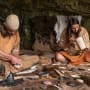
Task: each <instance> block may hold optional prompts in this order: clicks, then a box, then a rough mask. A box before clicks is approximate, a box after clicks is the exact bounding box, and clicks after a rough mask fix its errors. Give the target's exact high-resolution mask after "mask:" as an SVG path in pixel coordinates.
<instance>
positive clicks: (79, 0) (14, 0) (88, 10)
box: [0, 0, 90, 49]
mask: <svg viewBox="0 0 90 90" xmlns="http://www.w3.org/2000/svg"><path fill="white" fill-rule="evenodd" d="M10 13H16V14H17V15H18V16H19V18H20V28H19V32H20V36H21V48H25V49H31V48H32V44H33V42H34V39H35V38H34V33H35V31H34V29H32V26H33V25H32V22H31V21H32V18H34V17H36V16H48V17H50V16H56V15H81V16H83V18H82V25H83V26H85V27H86V28H87V30H88V32H89V34H90V26H89V23H90V1H89V0H22V1H20V0H0V21H4V20H5V17H6V16H7V15H8V14H10ZM39 27H40V26H39Z"/></svg>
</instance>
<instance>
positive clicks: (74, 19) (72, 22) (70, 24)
mask: <svg viewBox="0 0 90 90" xmlns="http://www.w3.org/2000/svg"><path fill="white" fill-rule="evenodd" d="M74 24H79V21H78V19H77V18H75V17H72V18H70V19H69V21H68V26H67V29H66V30H67V31H66V39H67V42H69V38H70V36H71V33H73V31H72V28H71V27H72V25H74ZM79 25H80V24H79ZM79 33H80V28H79V30H78V32H76V33H75V37H78V36H79Z"/></svg>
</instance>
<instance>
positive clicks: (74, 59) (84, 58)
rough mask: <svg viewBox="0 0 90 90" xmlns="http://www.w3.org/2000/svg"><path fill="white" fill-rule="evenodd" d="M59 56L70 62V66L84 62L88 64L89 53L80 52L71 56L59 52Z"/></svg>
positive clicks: (89, 59)
mask: <svg viewBox="0 0 90 90" xmlns="http://www.w3.org/2000/svg"><path fill="white" fill-rule="evenodd" d="M60 54H62V55H63V56H64V57H66V58H67V59H68V60H70V64H74V65H79V64H81V63H84V62H90V51H85V52H82V53H81V54H79V55H77V56H72V55H70V54H68V53H67V52H65V51H61V52H60Z"/></svg>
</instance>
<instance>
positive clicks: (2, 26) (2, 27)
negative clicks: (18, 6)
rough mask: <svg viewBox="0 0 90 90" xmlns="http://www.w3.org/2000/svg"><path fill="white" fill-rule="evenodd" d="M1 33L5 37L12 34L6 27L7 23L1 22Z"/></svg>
mask: <svg viewBox="0 0 90 90" xmlns="http://www.w3.org/2000/svg"><path fill="white" fill-rule="evenodd" d="M0 33H1V35H2V36H3V37H10V36H11V34H10V33H9V32H8V30H7V29H6V27H5V25H4V24H3V23H0Z"/></svg>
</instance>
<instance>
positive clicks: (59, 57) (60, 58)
mask: <svg viewBox="0 0 90 90" xmlns="http://www.w3.org/2000/svg"><path fill="white" fill-rule="evenodd" d="M56 61H60V62H62V63H67V60H66V58H65V57H64V56H63V55H62V54H60V53H56Z"/></svg>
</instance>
